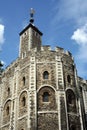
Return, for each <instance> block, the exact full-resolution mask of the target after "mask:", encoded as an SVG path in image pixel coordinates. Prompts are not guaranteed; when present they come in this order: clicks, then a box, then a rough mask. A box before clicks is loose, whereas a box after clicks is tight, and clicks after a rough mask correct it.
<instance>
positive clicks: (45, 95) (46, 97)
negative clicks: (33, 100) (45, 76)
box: [43, 92, 49, 102]
mask: <svg viewBox="0 0 87 130" xmlns="http://www.w3.org/2000/svg"><path fill="white" fill-rule="evenodd" d="M43 102H49V93H48V92H44V93H43Z"/></svg>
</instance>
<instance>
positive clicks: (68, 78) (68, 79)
mask: <svg viewBox="0 0 87 130" xmlns="http://www.w3.org/2000/svg"><path fill="white" fill-rule="evenodd" d="M67 81H68V83H71V77H70V75H67Z"/></svg>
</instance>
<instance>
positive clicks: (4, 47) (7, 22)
mask: <svg viewBox="0 0 87 130" xmlns="http://www.w3.org/2000/svg"><path fill="white" fill-rule="evenodd" d="M0 2H1V3H0V60H2V61H3V62H4V64H5V66H8V65H9V64H10V63H11V62H12V61H14V60H15V59H16V58H17V57H18V51H19V43H20V41H19V33H20V32H21V31H22V29H23V28H24V27H25V26H26V25H27V24H28V23H29V10H30V8H34V10H35V25H36V26H37V27H38V28H39V29H40V30H41V31H42V32H43V38H42V43H43V45H50V46H51V47H52V48H54V47H55V46H60V47H63V48H64V49H65V50H69V51H70V52H71V53H72V55H73V57H74V59H75V63H76V67H77V70H78V75H79V76H80V77H83V78H85V79H87V0H14V1H12V0H8V1H6V0H1V1H0Z"/></svg>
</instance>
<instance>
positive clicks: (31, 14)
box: [30, 8, 35, 24]
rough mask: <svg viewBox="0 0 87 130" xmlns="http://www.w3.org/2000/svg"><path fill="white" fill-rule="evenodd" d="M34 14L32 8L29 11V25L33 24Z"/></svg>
mask: <svg viewBox="0 0 87 130" xmlns="http://www.w3.org/2000/svg"><path fill="white" fill-rule="evenodd" d="M34 14H35V11H34V9H33V8H31V9H30V23H31V24H33V23H34Z"/></svg>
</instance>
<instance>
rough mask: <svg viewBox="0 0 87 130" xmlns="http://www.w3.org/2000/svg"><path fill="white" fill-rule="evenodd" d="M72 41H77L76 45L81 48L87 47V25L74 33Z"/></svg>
mask: <svg viewBox="0 0 87 130" xmlns="http://www.w3.org/2000/svg"><path fill="white" fill-rule="evenodd" d="M71 39H73V40H75V41H76V43H77V44H78V45H80V46H86V45H87V24H86V25H84V26H82V27H80V28H78V29H77V30H76V31H74V33H73V35H72V37H71Z"/></svg>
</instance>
